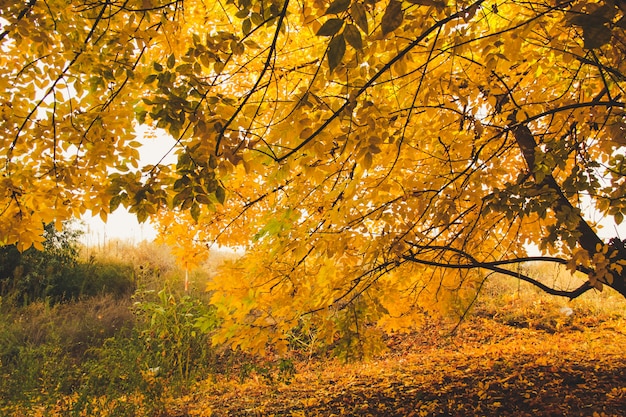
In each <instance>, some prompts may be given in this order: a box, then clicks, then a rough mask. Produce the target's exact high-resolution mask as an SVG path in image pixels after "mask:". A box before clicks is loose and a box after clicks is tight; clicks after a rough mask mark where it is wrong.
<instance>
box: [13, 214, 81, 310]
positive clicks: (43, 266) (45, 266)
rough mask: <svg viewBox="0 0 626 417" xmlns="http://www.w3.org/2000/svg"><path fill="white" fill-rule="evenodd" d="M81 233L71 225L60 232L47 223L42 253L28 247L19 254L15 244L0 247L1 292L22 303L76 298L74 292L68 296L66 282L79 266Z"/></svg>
mask: <svg viewBox="0 0 626 417" xmlns="http://www.w3.org/2000/svg"><path fill="white" fill-rule="evenodd" d="M81 234H82V232H81V231H80V230H78V229H76V228H73V227H72V226H71V225H66V227H64V228H63V229H62V230H61V231H59V230H56V228H55V226H54V224H52V223H50V224H48V225H46V226H45V228H44V234H43V237H44V241H43V250H39V249H36V248H34V247H31V248H29V249H27V250H26V251H24V252H20V251H19V250H18V249H17V247H16V245H7V246H2V247H0V283H1V286H0V289H1V293H2V294H3V295H6V294H10V295H12V296H13V297H15V298H16V300H17V301H18V302H23V303H27V302H29V301H32V300H36V299H43V298H46V297H50V298H53V299H55V300H61V299H63V298H64V297H66V296H67V297H69V298H71V297H72V296H77V294H75V293H74V292H75V291H72V293H71V294H70V293H68V291H67V286H66V284H67V283H66V280H67V278H68V275H69V274H71V273H72V271H73V270H74V269H75V268H76V266H77V264H78V255H79V243H78V238H79V237H80V235H81Z"/></svg>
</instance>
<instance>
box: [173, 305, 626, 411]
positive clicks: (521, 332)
mask: <svg viewBox="0 0 626 417" xmlns="http://www.w3.org/2000/svg"><path fill="white" fill-rule="evenodd" d="M451 327H454V325H452V326H450V325H443V326H442V325H441V323H437V324H432V323H431V324H426V325H424V326H423V327H422V329H420V331H418V332H414V333H411V334H398V335H393V336H391V337H389V338H388V339H387V341H386V342H387V346H388V349H387V350H386V352H385V353H384V354H382V355H380V356H378V357H376V358H374V359H372V360H369V361H366V362H359V363H351V364H344V363H341V362H339V361H337V360H334V359H331V360H329V359H324V360H315V359H311V360H308V361H299V362H298V363H296V373H295V375H294V376H293V378H291V380H290V381H289V383H284V382H276V381H274V382H272V381H268V380H267V379H266V378H263V377H262V375H257V376H255V375H252V377H250V378H247V379H246V380H245V381H243V382H239V381H236V380H233V379H232V378H230V379H214V380H211V381H205V382H202V383H201V384H199V385H198V386H197V389H196V390H195V391H194V392H193V393H192V394H189V395H186V396H184V397H179V398H176V399H174V400H173V401H172V402H170V404H169V405H168V407H167V408H168V411H167V415H168V417H183V416H185V417H186V416H590V417H601V416H602V417H603V416H620V417H621V416H624V415H626V321H625V320H624V317H623V315H617V316H613V317H606V316H605V317H590V316H587V317H583V318H581V319H576V320H572V319H570V318H568V317H566V316H563V317H559V316H558V315H557V316H554V315H553V316H552V317H551V318H546V317H543V318H539V319H537V320H536V321H533V319H532V318H531V319H525V320H519V317H518V318H515V319H513V318H511V317H508V318H507V317H505V316H497V315H496V316H489V315H487V316H486V315H478V316H475V317H473V318H471V319H468V320H466V321H464V322H463V323H461V325H460V326H459V327H458V329H457V330H456V332H455V333H454V334H453V335H451V334H450V329H451Z"/></svg>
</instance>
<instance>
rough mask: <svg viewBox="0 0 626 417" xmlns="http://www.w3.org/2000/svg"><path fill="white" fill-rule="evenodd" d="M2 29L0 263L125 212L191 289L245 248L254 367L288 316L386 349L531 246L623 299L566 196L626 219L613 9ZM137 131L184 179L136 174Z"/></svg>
mask: <svg viewBox="0 0 626 417" xmlns="http://www.w3.org/2000/svg"><path fill="white" fill-rule="evenodd" d="M148 5H149V6H150V7H148ZM0 8H1V10H0V12H1V13H2V16H6V18H5V19H7V20H6V24H4V25H3V27H5V28H6V29H4V32H2V34H0V42H1V44H2V48H0V64H2V66H3V69H4V71H3V74H2V75H0V88H1V89H2V90H1V91H2V92H3V94H2V96H0V100H1V104H2V107H1V109H2V111H1V115H2V119H1V120H0V127H1V132H2V133H0V144H1V145H2V146H0V148H1V149H3V151H2V153H1V154H0V167H2V169H3V172H2V178H1V181H2V187H0V239H1V242H2V243H3V244H11V243H15V242H19V246H20V248H21V249H25V248H27V247H30V246H31V245H35V246H39V245H40V242H41V240H40V237H39V236H40V235H41V231H42V224H43V223H47V222H50V221H61V220H64V219H67V218H70V217H72V216H77V215H80V214H82V213H84V212H85V211H86V210H92V211H93V212H95V213H98V214H99V215H100V216H101V217H102V218H103V219H106V217H107V215H108V213H109V212H110V211H111V210H114V209H116V208H117V207H118V206H120V205H121V206H125V207H127V208H128V209H129V210H130V211H131V212H132V213H135V214H136V215H137V217H138V219H139V220H141V221H143V220H146V219H147V218H149V217H152V218H155V219H156V221H157V222H158V223H159V224H160V231H161V239H162V241H163V242H164V243H167V244H168V245H170V246H172V248H173V252H174V253H175V254H176V255H177V257H178V259H179V261H180V263H181V265H183V266H184V267H185V268H188V269H191V268H194V267H196V266H197V265H199V264H200V262H201V261H202V260H203V259H204V257H205V256H206V251H207V248H211V247H219V246H226V247H231V248H234V249H237V250H239V251H240V252H241V253H242V254H243V255H242V257H241V259H239V260H238V261H237V262H235V263H233V264H231V265H228V266H226V267H224V268H223V269H222V271H221V272H220V274H219V275H218V276H217V277H216V278H215V281H214V282H213V283H212V284H211V288H210V289H211V291H214V301H215V302H216V304H218V306H219V308H220V311H221V312H222V313H223V315H224V320H225V326H224V329H223V333H222V334H221V335H217V336H216V338H217V339H218V340H223V339H225V338H227V337H233V336H235V339H234V342H233V343H234V344H235V345H237V346H239V347H241V348H246V349H254V350H263V349H265V348H266V347H267V346H268V345H272V344H273V343H276V342H278V343H284V341H285V340H286V339H287V338H288V336H289V332H290V331H291V329H293V328H294V326H297V325H298V323H300V319H301V317H303V316H311V321H312V323H313V324H312V326H313V327H319V328H320V329H323V330H320V331H322V332H326V334H327V335H328V338H329V339H333V338H339V337H340V335H339V334H338V333H341V332H344V333H346V332H348V333H349V332H353V333H359V332H361V331H363V329H365V328H368V326H375V325H382V326H384V327H386V328H389V329H401V328H402V327H404V326H409V325H410V324H411V322H412V321H413V320H415V317H416V315H417V314H418V312H422V311H431V312H432V311H434V310H438V309H439V305H440V304H441V303H442V302H443V304H448V307H446V308H444V310H445V309H449V307H450V305H452V306H453V308H452V309H457V308H458V307H459V306H465V305H466V304H467V302H469V300H471V299H472V298H473V296H474V294H475V291H476V290H477V288H479V286H480V285H479V284H480V282H481V279H482V277H481V276H480V275H479V274H474V273H471V272H468V270H469V269H471V268H482V269H486V270H492V271H493V270H497V269H498V268H507V267H509V266H510V264H508V263H506V262H507V261H508V260H511V259H515V258H519V257H523V256H525V247H526V246H525V245H527V244H529V243H532V244H536V245H537V246H539V247H540V248H541V249H542V250H543V251H544V253H547V254H551V255H556V256H560V257H561V258H562V259H563V261H567V260H568V259H571V260H572V262H571V268H572V269H575V268H576V267H580V266H584V267H585V268H591V269H594V270H595V273H594V274H592V276H591V277H590V279H591V281H592V284H594V285H596V286H597V287H600V286H602V285H610V286H613V287H615V288H620V287H619V285H617V284H619V283H616V282H614V280H615V279H618V278H619V279H621V282H622V283H623V279H624V277H623V275H620V274H621V264H619V263H618V262H617V260H611V261H610V260H609V259H610V256H608V257H607V254H606V253H603V252H602V251H600V250H596V249H595V246H596V244H597V243H600V244H602V243H603V242H602V241H601V240H600V239H599V238H598V237H597V235H596V234H595V232H594V229H593V226H594V225H593V224H592V223H591V222H590V221H586V217H585V212H584V209H585V205H586V204H587V203H586V202H584V200H585V199H582V198H579V196H580V195H582V194H584V195H586V196H589V198H590V199H591V200H592V204H593V205H594V207H596V208H597V209H598V210H599V211H601V212H602V213H603V214H605V215H607V216H609V217H611V218H613V219H615V221H616V223H619V222H620V221H621V220H622V219H623V216H624V214H625V213H626V201H625V200H624V190H625V189H626V183H625V180H624V178H626V177H625V176H624V172H625V168H624V166H625V165H624V162H623V161H624V159H623V158H619V157H618V155H620V154H621V153H623V138H622V137H621V136H623V133H624V129H623V128H624V120H625V114H626V113H625V112H624V108H626V103H624V101H623V96H624V94H623V91H624V88H626V85H625V81H624V80H625V79H626V77H625V76H624V72H625V70H626V60H625V59H624V54H625V50H624V48H623V44H624V40H625V39H626V37H625V35H624V29H623V21H624V18H625V17H624V10H622V9H621V8H619V7H618V6H617V5H616V4H615V3H614V2H611V1H608V0H607V1H602V2H600V3H596V2H590V1H587V0H578V1H573V2H566V3H559V4H558V5H556V4H555V3H554V2H547V1H539V2H536V3H528V2H522V1H518V0H505V1H502V2H499V3H498V4H487V3H486V2H484V1H483V0H477V1H451V2H439V1H432V2H430V1H405V2H400V1H395V0H392V1H383V2H377V3H375V4H369V3H368V4H367V5H364V4H363V3H362V2H361V1H357V0H351V1H335V2H321V1H310V0H305V1H303V2H290V1H282V2H281V1H275V2H269V3H268V2H257V1H238V2H225V3H224V2H216V1H200V0H185V2H184V7H183V5H182V2H171V1H166V0H154V1H150V2H145V1H140V0H131V1H129V2H124V3H123V4H121V3H120V4H117V3H103V4H101V5H100V4H95V5H91V4H89V5H88V4H86V3H85V4H82V3H81V2H78V3H77V2H67V1H61V0H58V1H49V2H46V3H40V2H28V3H24V2H21V3H20V2H18V3H16V4H12V3H11V2H5V3H3V5H2V6H0ZM138 124H143V125H146V126H148V127H149V128H151V129H153V130H154V131H157V130H156V129H162V130H159V132H162V133H160V134H162V135H169V136H171V137H172V138H173V139H174V140H175V141H176V145H175V147H174V149H172V152H173V153H175V154H176V156H177V158H178V161H177V163H176V164H175V165H173V166H166V165H163V164H157V165H154V166H152V165H151V166H142V161H140V160H139V153H138V150H137V148H138V147H139V145H140V142H141V141H140V139H139V138H137V133H136V132H137V125H138ZM620 135H621V136H620ZM616 155H617V156H616ZM620 256H621V255H620ZM587 263H589V265H586V264H587ZM583 264H584V265H583ZM442 268H444V269H445V268H448V269H449V270H448V272H442ZM620 277H621V278H620ZM356 305H358V306H359V308H358V309H356V310H354V309H353V308H355V306H356ZM351 309H353V310H351ZM349 311H353V312H355V314H353V315H352V316H350V315H349V314H347V312H349ZM357 313H358V314H357ZM357 324H358V328H352V327H350V326H353V325H357ZM344 325H345V326H344ZM341 326H344V327H343V330H341V329H342V327H341ZM337 329H339V330H337ZM237 334H239V335H240V336H236V335H237ZM242 334H243V335H244V336H241V335H242ZM253 339H254V340H253Z"/></svg>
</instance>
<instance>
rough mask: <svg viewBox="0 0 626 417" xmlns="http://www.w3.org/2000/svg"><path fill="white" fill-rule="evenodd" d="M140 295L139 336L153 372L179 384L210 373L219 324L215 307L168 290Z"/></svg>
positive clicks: (137, 305)
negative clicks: (213, 339)
mask: <svg viewBox="0 0 626 417" xmlns="http://www.w3.org/2000/svg"><path fill="white" fill-rule="evenodd" d="M137 298H138V301H137V302H136V303H135V312H136V314H137V316H138V321H139V322H140V323H143V326H142V329H141V331H140V338H141V340H142V342H143V344H144V346H145V350H146V352H148V356H147V357H146V360H147V361H148V363H147V364H148V365H149V366H148V368H149V369H150V370H151V372H152V373H153V374H154V375H155V376H163V377H166V378H168V379H171V380H172V381H176V382H177V385H180V386H186V385H189V384H190V383H192V382H193V381H194V380H195V379H197V378H199V377H204V376H206V374H207V373H209V372H211V366H212V363H213V362H214V352H213V350H212V348H211V344H210V332H211V331H212V330H214V329H215V328H216V327H217V325H218V319H217V316H216V315H215V311H214V308H213V306H211V305H208V304H205V303H203V302H202V301H201V300H199V299H197V298H192V297H190V296H188V295H182V296H177V295H175V294H173V293H172V292H170V291H168V290H167V289H163V290H161V291H159V292H158V293H156V294H155V293H154V292H152V291H146V292H143V293H140V294H139V295H138V297H137Z"/></svg>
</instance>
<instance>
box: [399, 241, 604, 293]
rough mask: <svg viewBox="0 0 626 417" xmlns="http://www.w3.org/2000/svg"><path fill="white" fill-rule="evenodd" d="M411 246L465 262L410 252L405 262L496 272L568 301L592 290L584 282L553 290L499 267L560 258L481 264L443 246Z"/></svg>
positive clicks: (590, 286)
mask: <svg viewBox="0 0 626 417" xmlns="http://www.w3.org/2000/svg"><path fill="white" fill-rule="evenodd" d="M412 246H414V247H418V248H420V249H422V250H424V249H426V250H435V251H450V252H453V253H454V254H456V255H458V256H460V257H462V258H464V259H465V260H466V262H465V263H461V262H458V263H452V262H449V261H434V260H428V259H421V258H419V257H418V256H417V255H415V254H413V253H411V252H409V253H408V254H405V255H403V256H402V258H403V259H404V260H405V261H409V262H414V263H417V264H421V265H428V266H435V267H441V268H447V269H485V270H488V271H492V272H497V273H500V274H503V275H507V276H510V277H514V278H517V279H520V280H522V281H525V282H528V283H529V284H532V285H534V286H536V287H537V288H539V289H541V290H542V291H544V292H546V293H548V294H550V295H556V296H560V297H567V298H569V299H570V300H572V299H574V298H577V297H579V296H580V295H582V294H584V293H585V292H587V291H589V290H590V289H592V288H593V286H592V285H591V283H590V282H589V281H586V282H585V283H583V284H582V285H581V286H580V287H578V288H576V289H574V290H557V289H555V288H552V287H549V286H547V285H545V284H544V283H542V282H540V281H538V280H536V279H534V278H531V277H529V276H528V275H525V274H522V273H521V272H516V271H511V270H509V269H506V268H502V267H501V266H500V265H506V264H519V263H524V262H531V261H544V262H545V261H549V262H557V263H560V264H565V263H567V262H566V261H565V260H563V259H560V258H552V257H524V258H518V259H509V260H501V261H492V262H481V261H478V260H477V259H476V258H474V257H473V256H471V255H470V254H469V253H467V252H464V251H461V250H459V249H455V248H451V247H444V246H430V247H429V246H420V245H412Z"/></svg>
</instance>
